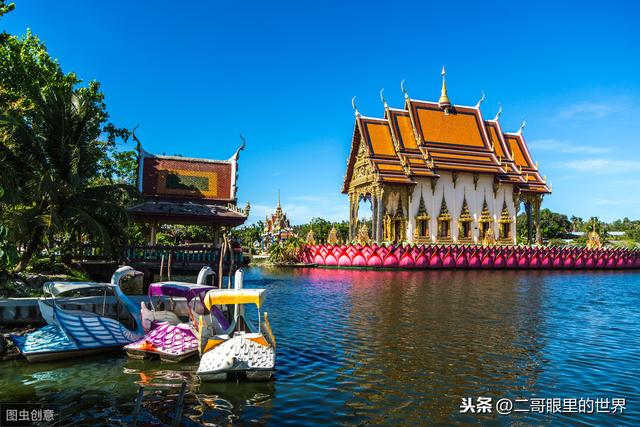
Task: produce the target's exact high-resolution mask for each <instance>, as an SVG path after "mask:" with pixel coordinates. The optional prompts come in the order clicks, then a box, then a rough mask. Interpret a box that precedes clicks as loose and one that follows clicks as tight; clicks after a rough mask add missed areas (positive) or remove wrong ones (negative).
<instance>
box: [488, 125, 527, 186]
mask: <svg viewBox="0 0 640 427" xmlns="http://www.w3.org/2000/svg"><path fill="white" fill-rule="evenodd" d="M484 123H485V125H486V127H487V134H488V135H489V140H490V141H491V145H493V147H494V152H495V154H496V155H497V156H498V160H499V161H500V163H501V164H502V168H503V169H504V171H505V173H504V174H501V175H499V176H498V181H500V182H511V183H514V184H520V183H524V182H526V181H525V178H523V177H522V176H521V175H520V172H519V171H518V167H517V165H516V164H515V162H514V161H513V157H512V156H511V150H510V149H509V147H508V145H507V142H506V140H505V138H504V134H503V133H502V128H501V126H500V123H499V122H498V121H497V120H487V121H485V122H484Z"/></svg>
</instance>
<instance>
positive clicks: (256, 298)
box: [196, 285, 276, 381]
mask: <svg viewBox="0 0 640 427" xmlns="http://www.w3.org/2000/svg"><path fill="white" fill-rule="evenodd" d="M240 287H241V285H240ZM264 299H265V290H264V289H215V290H212V291H209V292H208V293H207V294H206V295H205V299H204V304H205V306H206V307H207V308H208V309H209V310H210V313H211V312H213V308H215V306H225V305H226V306H227V307H228V313H230V314H231V313H232V314H231V315H232V321H231V323H230V324H229V325H228V326H227V325H218V327H219V326H223V327H224V326H226V328H225V329H224V330H218V328H216V327H212V326H213V323H214V322H210V323H209V325H205V324H204V323H203V322H202V319H203V318H202V317H201V318H200V319H201V326H200V352H201V359H200V365H199V366H198V370H197V372H196V375H198V377H199V378H200V379H201V380H202V381H221V380H225V379H227V377H228V375H229V374H240V373H243V374H245V376H246V378H247V379H249V380H268V379H269V378H271V376H272V374H273V369H274V367H275V361H276V353H275V349H276V340H275V337H274V336H273V333H272V331H271V327H270V325H269V316H268V313H266V312H265V313H264V322H261V315H260V308H261V307H262V305H263V304H264ZM249 304H250V305H255V306H256V308H257V311H258V327H257V328H256V327H255V326H254V325H253V324H252V323H251V321H250V320H249V319H247V318H246V317H245V315H244V314H245V305H249ZM210 317H211V315H210Z"/></svg>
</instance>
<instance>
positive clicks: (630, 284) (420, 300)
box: [0, 269, 640, 425]
mask: <svg viewBox="0 0 640 427" xmlns="http://www.w3.org/2000/svg"><path fill="white" fill-rule="evenodd" d="M245 285H246V286H248V287H265V288H267V289H268V293H267V303H266V306H265V309H266V310H267V311H269V317H270V321H271V325H272V328H273V330H274V333H275V334H276V338H277V340H278V349H277V371H276V374H275V378H276V379H275V381H271V382H267V383H246V382H243V383H237V382H225V383H215V384H200V383H199V381H198V380H197V378H196V376H195V370H196V368H197V361H192V362H188V363H183V364H175V365H174V364H165V363H161V362H159V361H131V360H127V359H126V358H125V357H123V356H118V355H115V356H114V355H109V356H102V357H94V358H85V359H82V360H81V361H78V360H75V361H73V360H68V361H62V362H58V363H50V364H45V365H38V364H34V365H29V364H26V363H25V362H24V361H14V362H5V363H3V365H2V369H1V370H0V401H18V402H26V401H29V402H42V403H44V402H52V401H53V402H60V403H61V404H62V408H63V413H64V414H65V421H66V422H67V423H68V424H74V425H95V424H112V425H128V424H129V423H130V421H131V418H130V415H131V411H132V410H133V400H134V398H135V396H136V393H137V391H138V388H139V387H140V386H144V387H145V392H144V400H143V404H142V408H143V410H142V413H141V416H140V421H141V423H142V424H147V425H156V424H170V423H171V421H172V417H173V414H174V411H175V403H176V400H177V398H178V393H179V390H180V384H181V383H182V382H183V381H186V382H187V384H188V388H187V394H186V396H185V409H184V414H183V421H184V422H185V424H186V425H201V424H205V425H220V424H223V425H224V424H251V423H257V424H274V425H287V424H288V425H322V424H346V425H354V424H381V425H437V424H440V425H447V424H454V423H463V424H464V423H467V424H469V423H471V424H473V423H478V422H483V423H488V424H509V425H549V424H553V425H563V424H564V425H580V424H584V425H593V424H598V425H606V424H614V425H625V424H626V425H637V424H639V423H640V416H639V415H638V414H639V412H638V411H633V410H632V411H630V412H629V413H628V414H626V415H625V416H623V417H614V416H610V415H599V416H594V415H580V416H578V415H571V416H558V415H554V416H552V417H551V416H542V415H535V414H518V415H514V416H508V417H499V418H495V417H491V416H485V417H478V416H477V415H474V416H469V415H465V414H460V413H459V405H460V402H461V397H470V396H473V397H477V396H491V397H494V398H501V397H510V398H516V397H517V398H530V397H576V398H580V397H625V398H626V399H627V401H628V406H633V405H635V404H637V402H638V401H640V391H639V390H640V387H639V380H638V378H640V375H639V374H640V369H639V368H638V363H637V360H638V359H639V356H640V350H639V349H640V334H638V333H637V331H638V329H639V326H640V309H639V307H640V305H639V304H638V298H639V297H640V274H638V273H619V272H574V273H571V274H567V273H564V272H513V271H503V272H487V271H459V272H454V271H377V272H374V271H362V270H357V271H346V270H326V269H296V270H279V269H272V270H260V269H250V270H249V271H248V273H247V275H246V283H245Z"/></svg>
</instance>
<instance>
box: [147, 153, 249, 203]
mask: <svg viewBox="0 0 640 427" xmlns="http://www.w3.org/2000/svg"><path fill="white" fill-rule="evenodd" d="M237 160H238V152H236V154H234V155H233V156H232V157H231V158H230V159H229V160H209V159H196V158H191V157H181V156H164V155H156V154H151V153H149V152H147V151H145V150H144V149H142V147H139V153H138V190H139V191H140V192H141V193H142V195H143V196H145V197H149V198H161V199H176V200H197V201H205V202H211V203H216V202H217V203H220V202H232V203H235V201H236V178H237V177H236V173H237V169H238V167H237Z"/></svg>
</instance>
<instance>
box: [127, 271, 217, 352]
mask: <svg viewBox="0 0 640 427" xmlns="http://www.w3.org/2000/svg"><path fill="white" fill-rule="evenodd" d="M213 274H214V273H213V270H212V269H211V268H210V267H203V269H202V270H200V273H199V274H198V279H197V283H187V282H175V281H165V282H158V283H152V284H151V285H149V305H150V308H149V307H147V305H146V304H145V302H144V301H143V302H142V303H141V307H140V315H141V318H142V326H143V328H144V330H145V336H144V338H142V339H140V340H138V341H136V342H134V343H131V344H128V345H126V346H125V347H124V349H125V351H126V352H127V355H128V356H129V357H131V358H132V359H147V358H152V357H156V356H158V357H160V360H162V361H164V362H180V361H182V360H185V359H188V358H189V357H191V356H195V355H196V354H198V332H197V326H198V325H199V323H200V322H199V321H198V319H199V316H206V315H207V314H208V312H207V309H206V308H205V306H204V303H203V298H204V296H205V295H206V294H207V292H209V291H210V290H213V289H214V287H213V286H207V285H206V282H207V277H208V276H210V275H213ZM176 297H177V298H180V300H179V301H175V300H174V298H176ZM154 298H155V299H156V305H154V302H153V301H154ZM163 299H164V300H165V301H162V300H163ZM167 299H168V301H166V300H167ZM161 301H162V302H161ZM161 303H162V304H164V305H165V307H166V306H167V305H168V306H169V309H162V310H161V309H160V304H161ZM214 311H215V313H214V314H213V316H212V318H213V319H214V320H215V319H218V318H220V319H222V320H224V321H226V319H225V318H224V315H223V314H222V312H221V311H220V310H219V309H218V308H217V307H214ZM183 319H184V321H183ZM218 327H219V328H222V327H221V326H218Z"/></svg>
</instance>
